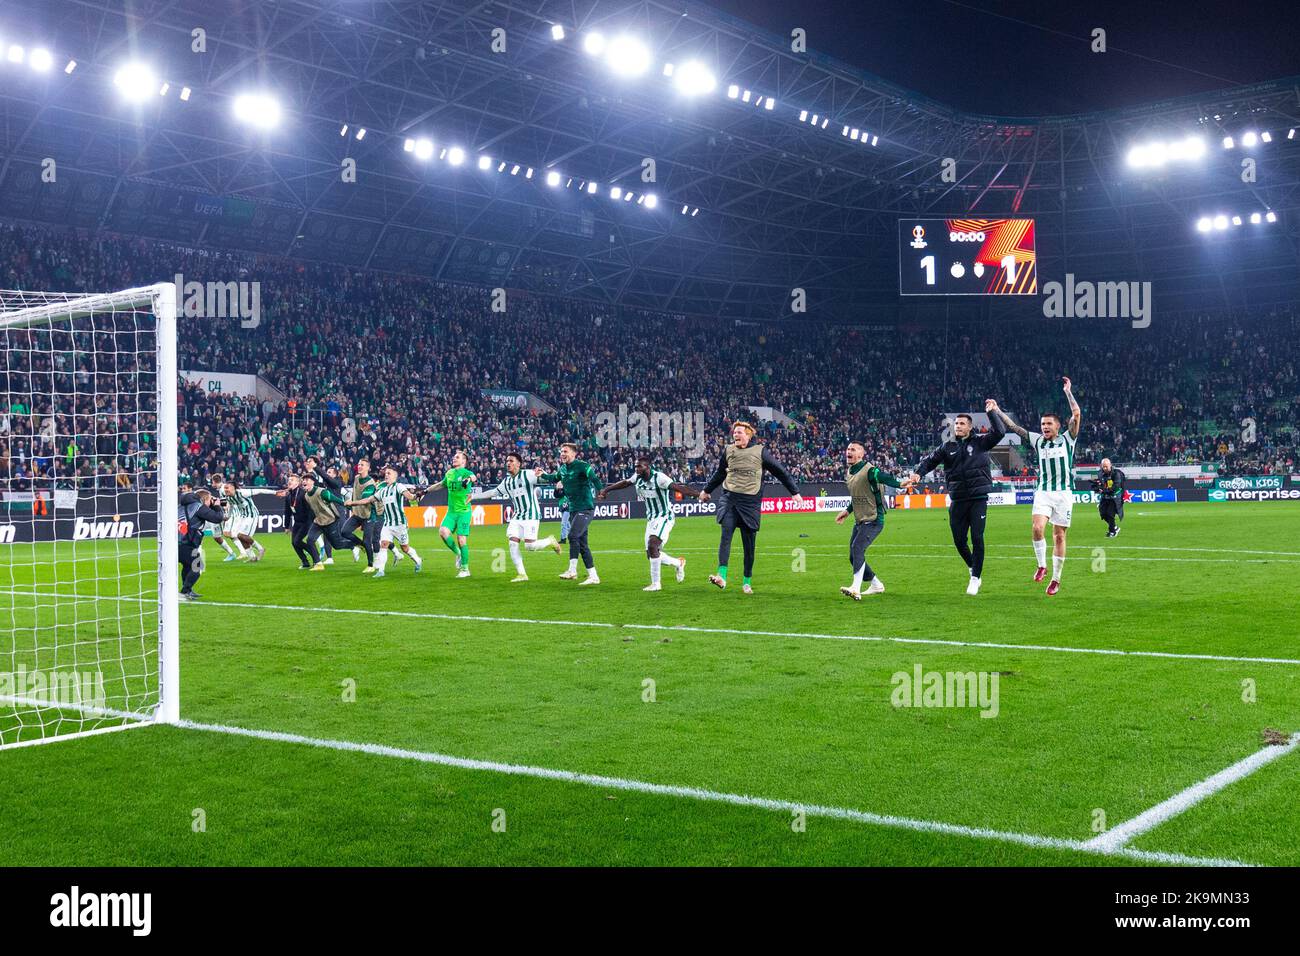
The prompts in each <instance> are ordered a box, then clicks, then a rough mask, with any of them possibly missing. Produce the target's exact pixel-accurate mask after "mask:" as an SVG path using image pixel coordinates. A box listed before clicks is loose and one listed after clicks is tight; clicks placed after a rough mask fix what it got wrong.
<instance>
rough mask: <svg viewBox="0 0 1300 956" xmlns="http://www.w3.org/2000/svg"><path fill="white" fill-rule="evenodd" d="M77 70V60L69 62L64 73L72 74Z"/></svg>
mask: <svg viewBox="0 0 1300 956" xmlns="http://www.w3.org/2000/svg"><path fill="white" fill-rule="evenodd" d="M76 68H77V61H76V60H69V61H68V65H67V66H65V67H64V68H63V72H64V73H71V72H72V71H73V70H75V69H76Z"/></svg>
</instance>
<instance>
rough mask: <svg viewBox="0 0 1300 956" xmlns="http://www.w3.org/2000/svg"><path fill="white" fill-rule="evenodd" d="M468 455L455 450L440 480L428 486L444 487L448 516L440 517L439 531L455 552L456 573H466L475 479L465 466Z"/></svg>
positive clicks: (463, 576) (435, 488)
mask: <svg viewBox="0 0 1300 956" xmlns="http://www.w3.org/2000/svg"><path fill="white" fill-rule="evenodd" d="M468 464H469V457H468V456H467V455H466V454H465V453H464V452H463V451H458V452H456V454H455V455H453V456H452V458H451V467H450V468H449V469H447V473H446V474H445V475H443V476H442V481H440V482H438V483H437V484H436V485H433V486H431V487H430V488H429V490H430V491H437V490H438V489H439V488H446V489H447V516H446V517H445V518H443V519H442V525H441V526H440V527H439V528H438V534H439V535H441V536H442V543H443V544H445V545H446V546H447V549H448V550H449V551H451V553H452V554H454V555H455V556H456V577H458V578H467V577H469V527H470V507H469V492H470V488H471V487H473V485H474V482H475V481H477V480H478V478H477V476H476V475H475V474H474V472H472V471H470V470H469V468H468V467H466V466H467V465H468Z"/></svg>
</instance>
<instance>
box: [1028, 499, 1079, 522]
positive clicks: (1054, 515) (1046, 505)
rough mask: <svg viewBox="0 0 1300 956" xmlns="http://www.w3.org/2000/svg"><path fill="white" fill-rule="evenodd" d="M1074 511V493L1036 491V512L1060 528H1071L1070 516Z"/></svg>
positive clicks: (1034, 511)
mask: <svg viewBox="0 0 1300 956" xmlns="http://www.w3.org/2000/svg"><path fill="white" fill-rule="evenodd" d="M1073 511H1074V492H1072V491H1035V492H1034V510H1033V513H1034V514H1036V515H1045V516H1046V517H1047V520H1048V521H1049V522H1050V523H1051V524H1054V525H1056V526H1057V527H1058V528H1068V527H1070V514H1071V512H1073Z"/></svg>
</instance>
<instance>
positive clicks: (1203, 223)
mask: <svg viewBox="0 0 1300 956" xmlns="http://www.w3.org/2000/svg"><path fill="white" fill-rule="evenodd" d="M1213 228H1214V222H1213V221H1212V220H1211V219H1210V217H1209V216H1202V217H1201V218H1200V219H1198V220H1196V231H1197V232H1209V231H1210V230H1211V229H1213Z"/></svg>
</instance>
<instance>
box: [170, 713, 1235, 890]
mask: <svg viewBox="0 0 1300 956" xmlns="http://www.w3.org/2000/svg"><path fill="white" fill-rule="evenodd" d="M177 726H179V727H183V728H185V729H187V730H202V731H206V732H209V733H221V734H230V735H233V736H236V737H251V738H254V739H257V740H270V741H278V742H280V743H293V744H305V745H307V746H311V747H319V748H322V749H326V750H338V751H344V752H349V753H364V754H370V755H372V756H380V757H392V758H396V759H399V760H415V761H419V762H421V763H429V764H437V765H439V766H444V767H455V768H457V769H460V770H477V771H487V772H490V773H499V774H507V775H510V776H516V777H531V778H534V779H538V780H554V781H559V782H562V783H573V784H580V785H582V786H586V787H599V788H601V789H607V790H624V791H632V792H635V793H648V794H653V795H656V796H665V797H678V798H685V799H690V800H700V801H704V802H709V803H726V804H730V805H732V806H738V807H756V808H758V809H762V810H779V811H784V812H786V813H795V812H802V813H803V814H805V815H806V816H810V817H825V818H829V819H836V820H851V821H853V822H855V823H866V824H870V825H873V826H880V827H889V828H891V829H896V830H912V831H916V832H921V833H939V834H943V835H946V836H962V837H969V838H972V839H978V840H994V841H998V842H1002V843H1015V844H1019V845H1021V846H1029V847H1034V848H1037V849H1048V850H1072V851H1075V852H1080V853H1095V854H1100V855H1102V856H1118V857H1126V858H1129V859H1135V860H1142V861H1144V862H1149V863H1163V864H1174V865H1187V866H1249V865H1250V864H1247V863H1242V862H1241V861H1240V860H1231V859H1222V858H1215V857H1195V856H1186V855H1184V854H1181V853H1162V852H1159V851H1152V850H1134V849H1130V848H1129V847H1123V846H1120V847H1115V848H1105V847H1098V846H1094V845H1093V841H1091V840H1089V841H1083V840H1068V839H1064V838H1062V837H1049V836H1039V835H1037V834H1032V833H1015V832H1010V831H1005V830H993V829H989V828H986V827H968V826H963V825H960V824H956V823H942V822H939V821H935V820H919V819H914V818H912V817H899V816H892V815H888V814H880V813H869V812H867V811H864V810H852V809H849V808H847V807H832V806H823V805H819V804H813V803H800V802H798V801H795V800H774V799H771V798H768V797H753V796H749V795H747V794H741V793H727V792H725V791H720V790H707V789H704V788H701V787H682V786H674V785H671V784H662V783H651V782H649V781H645V780H633V779H628V778H625V777H606V776H601V775H599V774H589V773H579V772H577V771H573V770H555V769H552V768H550V767H536V766H531V765H528V764H514V763H501V762H498V761H495V760H474V759H471V758H468V757H454V756H451V755H449V754H440V753H432V752H429V751H423V750H406V749H403V748H400V747H389V746H386V745H384V744H364V743H355V742H353V741H350V740H329V739H326V738H321V737H306V736H303V735H301V734H290V733H283V732H280V731H274V730H249V729H247V728H244V727H232V726H228V725H224V724H205V723H198V722H195V721H191V720H182V721H180V722H179V724H177Z"/></svg>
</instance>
